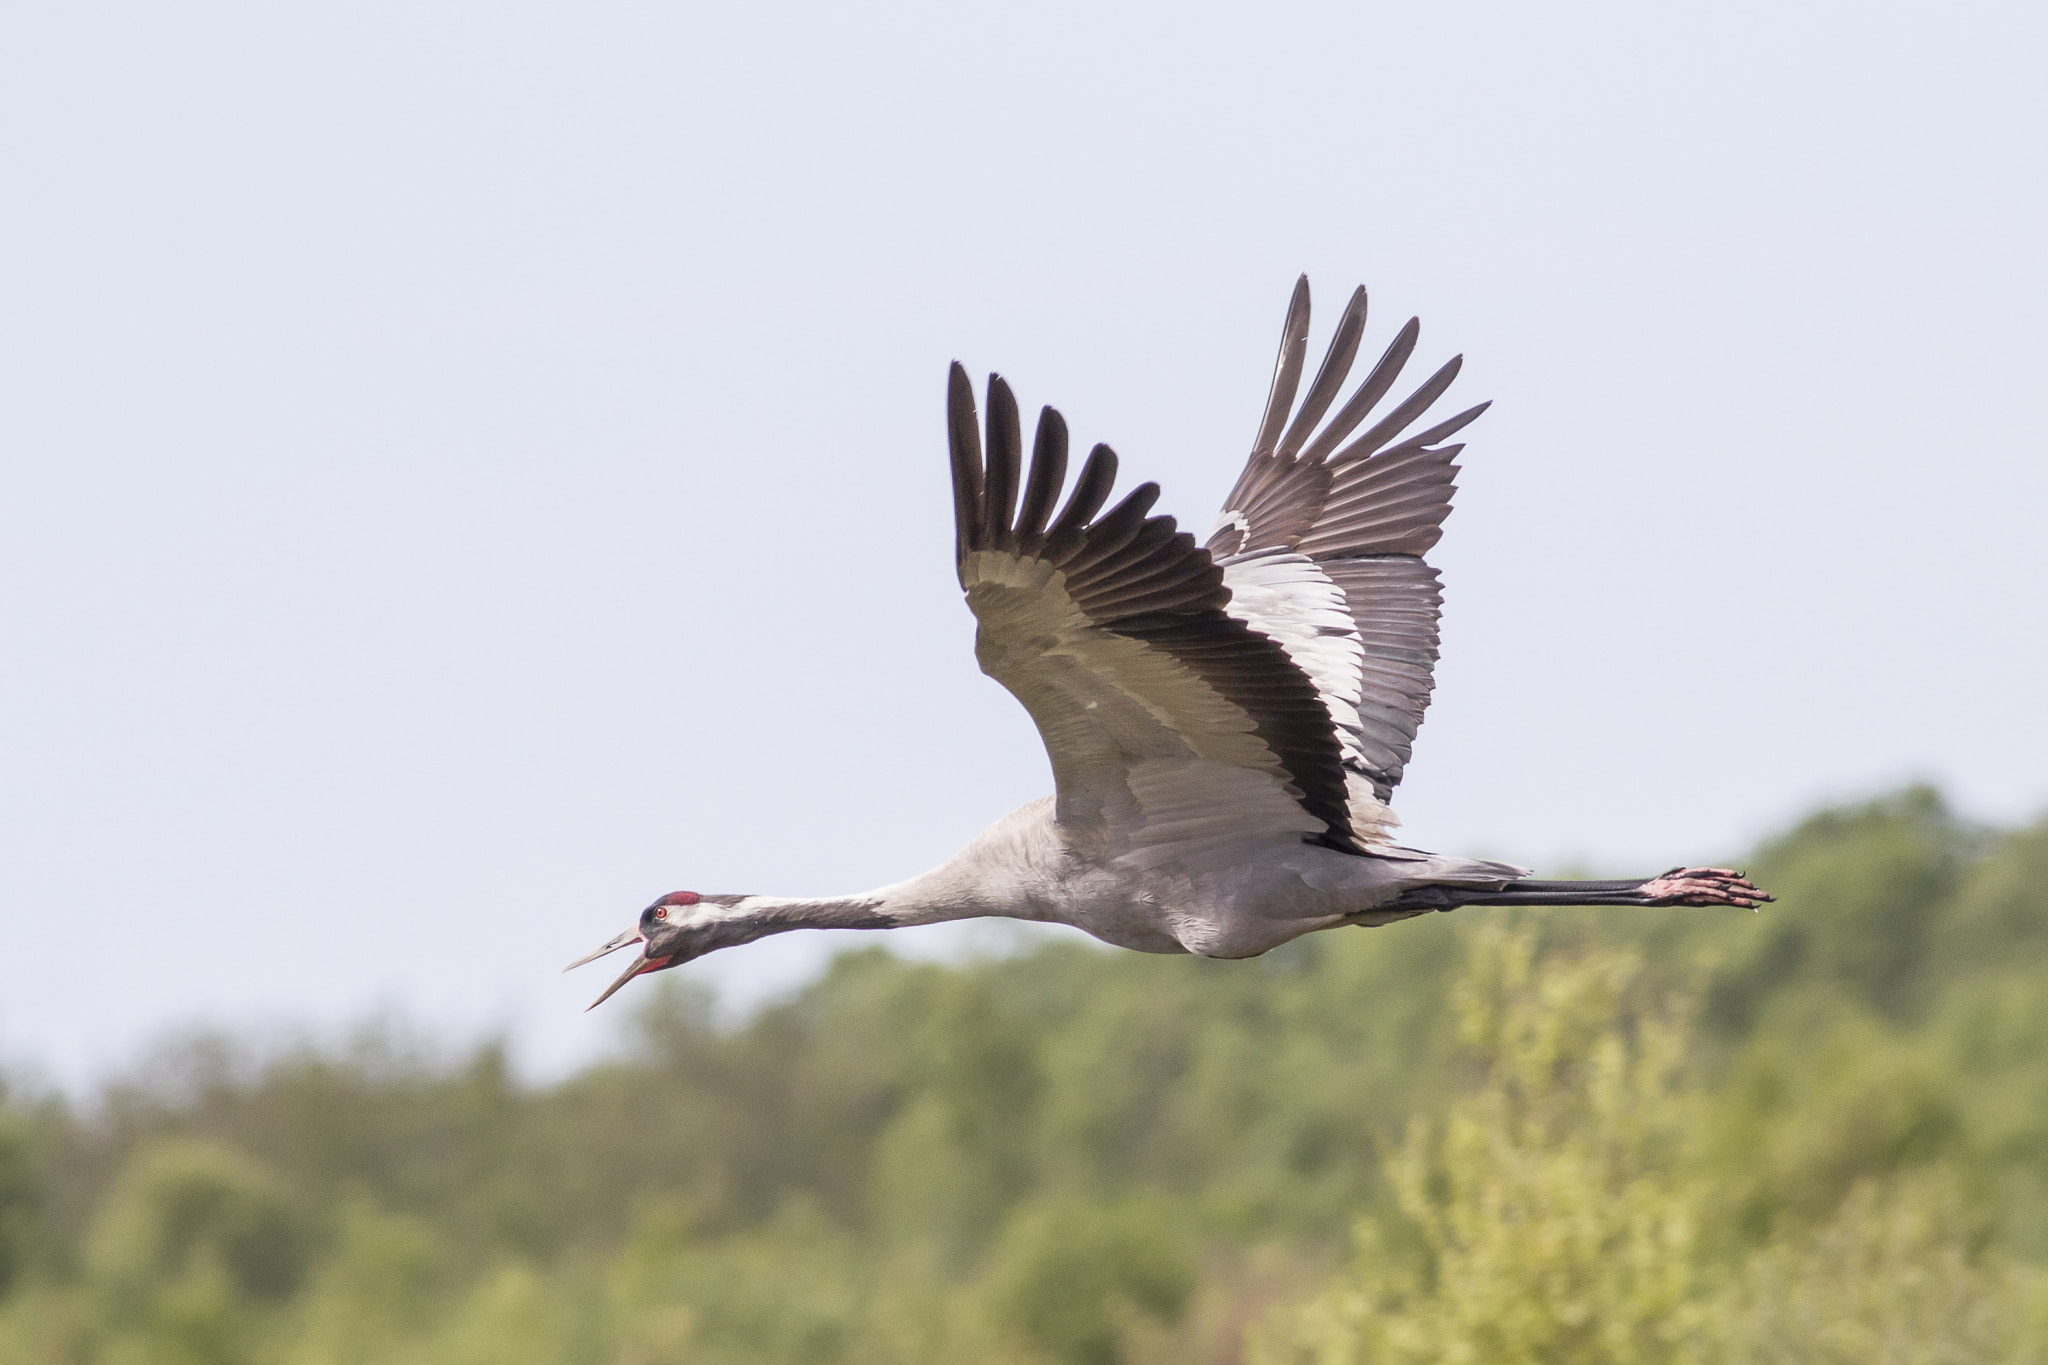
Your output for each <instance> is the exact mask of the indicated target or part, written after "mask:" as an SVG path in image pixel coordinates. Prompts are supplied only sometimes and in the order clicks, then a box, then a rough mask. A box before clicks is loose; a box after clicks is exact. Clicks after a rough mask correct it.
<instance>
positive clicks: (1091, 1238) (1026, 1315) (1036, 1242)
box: [989, 1199, 1195, 1365]
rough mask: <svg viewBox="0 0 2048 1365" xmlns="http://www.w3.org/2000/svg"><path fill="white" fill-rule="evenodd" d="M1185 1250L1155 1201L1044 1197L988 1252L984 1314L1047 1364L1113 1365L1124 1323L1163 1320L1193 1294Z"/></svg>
mask: <svg viewBox="0 0 2048 1365" xmlns="http://www.w3.org/2000/svg"><path fill="white" fill-rule="evenodd" d="M1187 1246H1188V1239H1187V1237H1186V1235H1185V1234H1184V1233H1183V1232H1182V1231H1181V1230H1180V1229H1179V1228H1177V1227H1176V1226H1175V1225H1174V1220H1173V1219H1172V1217H1171V1215H1170V1213H1169V1212H1168V1211H1167V1210H1166V1209H1164V1208H1162V1207H1161V1206H1160V1205H1159V1203H1158V1202H1157V1201H1156V1200H1153V1201H1130V1200H1126V1201H1121V1202H1118V1203H1114V1204H1103V1203H1100V1202H1082V1201H1077V1200H1058V1199H1055V1200H1048V1201H1045V1202H1043V1203H1040V1204H1038V1205H1036V1206H1033V1207H1029V1208H1026V1209H1024V1210H1023V1211H1022V1212H1021V1213H1020V1214H1019V1216H1018V1217H1017V1219H1016V1220H1015V1221H1014V1222H1013V1224H1012V1225H1011V1227H1010V1228H1009V1229H1008V1230H1007V1232H1006V1234H1005V1236H1004V1237H1003V1240H1002V1243H1001V1245H1000V1246H999V1247H998V1248H997V1251H996V1255H995V1258H994V1265H993V1266H992V1268H991V1271H990V1274H989V1308H990V1312H991V1314H992V1315H993V1317H994V1319H995V1321H996V1322H997V1324H998V1325H1000V1326H1002V1327H1004V1328H1007V1329H1009V1330H1010V1332H1011V1333H1013V1334H1014V1335H1016V1336H1018V1337H1020V1338H1021V1339H1023V1340H1025V1341H1027V1342H1029V1343H1030V1344H1031V1345H1033V1346H1035V1347H1037V1348H1038V1349H1039V1350H1041V1351H1044V1352H1045V1353H1046V1354H1047V1355H1048V1356H1050V1357H1052V1358H1053V1359H1054V1360H1059V1361H1065V1362H1071V1365H1116V1363H1117V1362H1118V1361H1119V1360H1120V1359H1121V1358H1122V1356H1123V1349H1122V1348H1123V1336H1124V1331H1123V1329H1124V1327H1125V1326H1126V1324H1127V1323H1129V1322H1130V1321H1131V1320H1133V1319H1144V1318H1149V1319H1152V1320H1153V1321H1155V1322H1158V1321H1164V1322H1170V1321H1172V1319H1173V1318H1174V1317H1175V1316H1177V1315H1178V1314H1179V1312H1180V1310H1181V1308H1182V1306H1183V1305H1184V1304H1185V1303H1186V1302H1187V1298H1188V1295H1189V1294H1191V1293H1192V1292H1193V1291H1194V1288H1195V1266H1194V1264H1193V1260H1192V1258H1191V1256H1190V1255H1189V1253H1188V1250H1187Z"/></svg>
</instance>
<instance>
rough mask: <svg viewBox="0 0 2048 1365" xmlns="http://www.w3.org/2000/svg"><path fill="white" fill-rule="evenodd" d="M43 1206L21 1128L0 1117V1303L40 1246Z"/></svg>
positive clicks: (23, 1272) (29, 1263) (40, 1186)
mask: <svg viewBox="0 0 2048 1365" xmlns="http://www.w3.org/2000/svg"><path fill="white" fill-rule="evenodd" d="M0 1096H4V1092H0ZM43 1204H44V1193H43V1183H42V1179H41V1177H40V1176H39V1174H38V1173H37V1171H36V1170H35V1167H34V1163H33V1159H32V1157H31V1156H30V1153H29V1139H28V1133H27V1131H26V1129H25V1126H24V1125H22V1124H20V1123H18V1122H14V1121H12V1120H11V1119H10V1117H9V1116H8V1115H6V1114H5V1113H0V1299H4V1298H5V1297H6V1296H7V1291H8V1290H9V1289H10V1288H12V1287H13V1285H14V1283H15V1281H17V1280H19V1279H20V1278H21V1277H22V1276H23V1275H25V1274H27V1273H28V1269H29V1267H30V1265H31V1264H33V1262H34V1260H35V1257H36V1253H37V1251H38V1249H39V1247H40V1245H41V1243H42V1236H43V1230H42V1223H43Z"/></svg>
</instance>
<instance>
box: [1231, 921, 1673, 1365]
mask: <svg viewBox="0 0 2048 1365" xmlns="http://www.w3.org/2000/svg"><path fill="white" fill-rule="evenodd" d="M1636 973H1637V964H1636V963H1635V961H1634V960H1633V959H1631V958H1630V957H1628V956H1626V955H1623V954H1618V953H1598V954H1594V955H1591V956H1588V957H1585V958H1581V959H1579V960H1576V961H1572V960H1553V961H1550V962H1546V963H1545V964H1543V967H1542V969H1541V970H1540V971H1539V970H1538V969H1537V968H1536V966H1535V964H1534V941H1533V939H1532V938H1531V937H1530V936H1528V935H1520V936H1514V937H1510V936H1507V935H1504V934H1502V933H1499V932H1497V931H1494V932H1486V931H1482V932H1481V933H1480V934H1479V935H1477V936H1476V937H1475V942H1474V958H1473V965H1472V970H1471V973H1470V975H1469V976H1468V977H1467V979H1466V980H1465V981H1464V982H1463V983H1461V985H1460V988H1459V1015H1460V1021H1459V1022H1460V1026H1461V1032H1462V1033H1463V1035H1464V1037H1465V1039H1466V1040H1467V1042H1468V1043H1469V1044H1470V1045H1471V1046H1472V1047H1473V1049H1474V1051H1475V1052H1476V1054H1477V1056H1478V1058H1479V1059H1480V1062H1481V1066H1482V1068H1483V1070H1482V1074H1481V1079H1480V1082H1479V1084H1478V1085H1477V1087H1476V1088H1475V1089H1474V1090H1473V1091H1472V1092H1471V1093H1470V1094H1468V1095H1465V1096H1461V1097H1460V1098H1458V1099H1457V1100H1455V1101H1454V1102H1453V1103H1452V1104H1451V1106H1450V1110H1449V1113H1448V1114H1447V1115H1446V1116H1445V1118H1444V1119H1443V1121H1442V1122H1441V1123H1440V1124H1436V1123H1430V1122H1428V1121H1426V1120H1423V1119H1417V1120H1416V1121H1415V1123H1414V1124H1413V1125H1412V1126H1411V1128H1410V1131H1409V1134H1408V1137H1407V1140H1406V1141H1405V1142H1404V1143H1403V1144H1402V1146H1401V1148H1400V1150H1399V1151H1398V1152H1397V1153H1396V1154H1395V1155H1394V1157H1393V1159H1392V1160H1391V1162H1390V1174H1391V1175H1392V1178H1393V1182H1394V1188H1395V1191H1396V1193H1397V1195H1398V1202H1399V1209H1400V1213H1401V1215H1402V1216H1403V1217H1405V1219H1406V1220H1407V1221H1408V1222H1409V1223H1410V1224H1412V1225H1413V1227H1414V1228H1415V1229H1416V1231H1417V1233H1418V1234H1419V1242H1420V1254H1408V1255H1403V1254H1402V1252H1401V1250H1400V1248H1399V1244H1398V1240H1397V1238H1396V1237H1394V1236H1391V1235H1389V1233H1388V1231H1387V1230H1386V1229H1385V1228H1384V1227H1383V1226H1382V1225H1381V1224H1380V1223H1378V1222H1376V1221H1371V1220H1368V1221H1367V1222H1366V1223H1365V1224H1364V1225H1363V1226H1362V1227H1361V1228H1360V1229H1359V1233H1358V1253H1357V1261H1356V1265H1355V1267H1354V1269H1353V1271H1352V1272H1351V1273H1350V1274H1349V1275H1348V1276H1346V1277H1344V1278H1343V1279H1342V1280H1341V1281H1340V1282H1339V1284H1338V1285H1337V1286H1336V1287H1334V1288H1333V1290H1332V1291H1330V1292H1328V1293H1325V1294H1324V1295H1322V1296H1320V1297H1318V1298H1317V1299H1315V1300H1313V1301H1311V1302H1310V1303H1309V1304H1307V1305H1305V1306H1304V1307H1302V1308H1301V1309H1299V1310H1297V1311H1296V1312H1294V1313H1292V1314H1283V1315H1281V1316H1280V1317H1279V1318H1278V1319H1277V1320H1276V1321H1275V1322H1274V1323H1273V1324H1271V1325H1270V1327H1269V1328H1268V1333H1267V1334H1266V1335H1265V1336H1264V1337H1262V1339H1261V1341H1260V1343H1259V1347H1258V1349H1257V1350H1256V1352H1255V1354H1254V1357H1253V1358H1254V1359H1255V1360H1257V1361H1261V1362H1273V1363H1274V1365H1278V1363H1279V1362H1301V1365H1351V1363H1352V1362H1366V1361H1372V1362H1385V1365H1399V1363H1400V1362H1408V1361H1413V1362H1417V1363H1418V1365H1420V1363H1421V1362H1436V1361H1442V1360H1461V1361H1462V1360H1470V1361H1516V1360H1531V1361H1533V1360H1557V1361H1574V1362H1583V1363H1584V1365H1650V1363H1651V1362H1659V1363H1660V1365H1661V1363H1662V1362H1675V1361H1678V1360H1681V1359H1683V1358H1684V1351H1685V1349H1686V1344H1687V1332H1688V1328H1689V1326H1690V1323H1691V1315H1690V1312H1689V1306H1690V1301H1691V1300H1692V1298H1693V1296H1694V1293H1695V1281H1696V1270H1695V1266H1694V1257H1693V1252H1694V1248H1693V1241H1694V1229H1695V1225H1696V1221H1697V1218H1696V1213H1695V1210H1694V1208H1693V1206H1692V1202H1691V1200H1690V1198H1689V1197H1688V1192H1687V1191H1686V1190H1685V1189H1684V1187H1683V1183H1682V1181H1680V1180H1679V1178H1678V1174H1677V1171H1676V1169H1675V1167H1676V1166H1677V1153H1678V1149H1679V1144H1680V1141H1681V1138H1682V1136H1683V1133H1684V1129H1685V1117H1686V1114H1685V1108H1684V1105H1683V1104H1682V1102H1681V1100H1680V1098H1679V1096H1678V1094H1677V1092H1676V1077H1677V1074H1678V1069H1679V1064H1680V1060H1681V1052H1680V1040H1681V1036H1682V1035H1681V1031H1680V1029H1679V1027H1678V1026H1677V1025H1676V1024H1675V1023H1674V1022H1672V1021H1671V1020H1669V1019H1667V1018H1661V1017H1657V1016H1645V1017H1640V1018H1638V1019H1636V1020H1634V1021H1633V1027H1632V1028H1629V1027H1625V1026H1624V1024H1623V1023H1622V1021H1621V1020H1620V1019H1619V1012H1620V1006H1621V1002H1622V998H1623V995H1624V993H1625V992H1626V990H1627V988H1628V986H1629V985H1630V983H1631V981H1632V980H1633V978H1634V977H1635V975H1636Z"/></svg>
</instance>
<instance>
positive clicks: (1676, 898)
mask: <svg viewBox="0 0 2048 1365" xmlns="http://www.w3.org/2000/svg"><path fill="white" fill-rule="evenodd" d="M1776 899H1777V897H1776V896H1773V895H1769V894H1767V893H1766V892H1763V891H1759V890H1758V889H1757V888H1756V887H1755V886H1754V885H1753V884H1752V883H1751V882H1750V880H1749V878H1747V877H1745V876H1744V875H1743V874H1741V873H1740V872H1735V871H1732V870H1730V869H1729V868H1725V867H1674V868H1672V869H1671V870H1670V871H1669V872H1666V873H1665V874H1664V875H1663V876H1661V877H1649V878H1645V879H1643V880H1641V881H1623V882H1539V881H1536V880H1533V879H1529V880H1523V881H1517V882H1510V883H1508V884H1507V885H1506V886H1504V887H1502V888H1500V889H1499V890H1497V891H1495V890H1490V889H1487V888H1485V887H1477V886H1458V885H1455V884H1449V883H1443V884H1438V885H1434V886H1417V887H1411V888H1410V889H1408V890H1406V891H1404V892H1402V893H1401V894H1400V895H1399V896H1398V897H1396V898H1395V899H1393V900H1391V901H1388V902H1386V903H1385V904H1383V905H1376V906H1374V907H1373V908H1372V909H1371V911H1369V912H1368V913H1370V914H1374V915H1380V914H1386V913H1388V912H1390V911H1393V912H1398V911H1402V910H1410V911H1416V910H1455V909H1457V908H1458V907H1459V906H1461V905H1732V906H1736V907H1738V908H1740V909H1743V910H1754V909H1756V908H1757V907H1758V906H1759V905H1762V904H1763V903H1764V902H1765V901H1773V900H1776Z"/></svg>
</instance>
